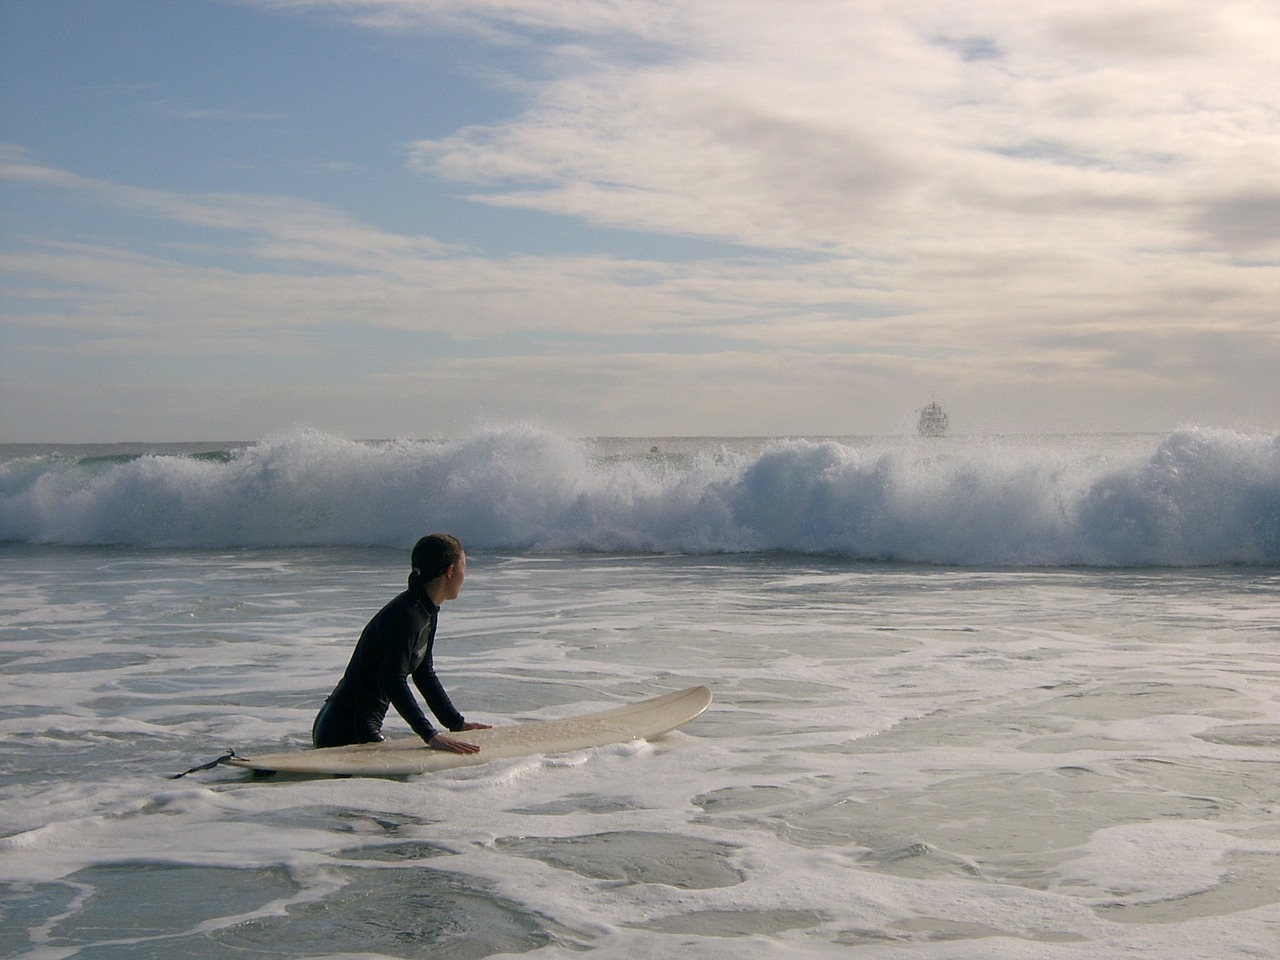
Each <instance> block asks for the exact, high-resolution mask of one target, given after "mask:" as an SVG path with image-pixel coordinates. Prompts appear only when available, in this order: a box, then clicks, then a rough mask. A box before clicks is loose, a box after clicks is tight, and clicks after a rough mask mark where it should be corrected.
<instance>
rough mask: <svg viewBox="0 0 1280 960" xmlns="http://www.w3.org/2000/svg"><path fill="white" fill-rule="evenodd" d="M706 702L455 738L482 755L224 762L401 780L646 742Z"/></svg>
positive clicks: (379, 751)
mask: <svg viewBox="0 0 1280 960" xmlns="http://www.w3.org/2000/svg"><path fill="white" fill-rule="evenodd" d="M709 703H711V691H710V690H708V689H707V688H706V687H702V686H699V687H690V688H689V689H687V690H680V691H677V692H676V693H668V694H665V695H663V696H661V697H654V698H653V699H651V700H643V701H641V702H640V703H633V704H629V705H627V706H625V707H617V708H615V709H612V710H603V711H600V712H599V713H586V714H582V715H580V716H576V717H568V718H566V719H564V720H540V721H535V722H533V723H520V724H513V725H511V726H504V727H494V728H492V729H490V730H467V731H465V732H462V733H457V734H453V736H456V737H457V738H458V739H459V740H468V741H470V742H471V743H474V744H476V745H477V746H479V747H480V752H479V753H472V754H461V753H447V752H445V751H443V750H435V749H432V748H431V747H428V746H427V745H426V744H425V743H423V742H422V740H421V739H419V738H417V737H414V738H408V737H405V738H401V739H398V740H385V741H383V742H382V743H362V744H359V745H357V746H351V747H325V748H323V749H320V750H301V751H298V752H296V753H277V754H266V755H264V756H261V757H237V756H232V757H230V758H228V759H227V761H226V762H227V763H229V764H232V765H233V766H239V767H247V768H249V769H250V770H256V771H259V772H263V773H311V774H321V775H324V774H330V775H346V776H375V777H376V776H405V775H409V774H415V773H432V772H434V771H437V770H448V769H451V768H453V767H467V766H473V765H475V764H478V763H484V762H485V761H488V760H501V759H504V758H507V757H529V756H536V755H540V754H552V753H566V752H568V751H570V750H585V749H587V748H589V747H603V746H606V745H607V744H610V743H626V742H627V741H629V740H649V739H652V738H653V737H657V736H660V735H661V734H664V733H667V732H668V731H670V730H674V729H675V728H676V727H679V726H682V725H683V724H686V723H688V722H689V721H690V720H692V719H693V718H694V717H696V716H698V714H700V713H702V711H703V710H705V709H707V705H708V704H709Z"/></svg>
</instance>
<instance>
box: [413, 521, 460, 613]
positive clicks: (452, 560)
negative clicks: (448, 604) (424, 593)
mask: <svg viewBox="0 0 1280 960" xmlns="http://www.w3.org/2000/svg"><path fill="white" fill-rule="evenodd" d="M412 562H413V570H412V571H410V573H409V589H410V590H413V591H415V592H416V591H418V590H425V589H426V588H427V586H428V585H429V584H431V582H432V581H433V580H438V579H440V578H441V577H443V578H444V581H445V582H444V583H443V584H442V585H441V586H442V590H441V593H442V599H444V600H452V599H454V598H455V597H457V595H458V591H459V590H461V589H462V578H463V576H464V575H465V574H466V570H467V554H466V551H465V550H463V549H462V541H461V540H459V539H458V538H457V537H455V536H454V535H453V534H451V533H433V534H430V535H429V536H425V537H423V538H422V539H421V540H419V541H418V542H417V543H416V544H415V545H414V547H413V561H412Z"/></svg>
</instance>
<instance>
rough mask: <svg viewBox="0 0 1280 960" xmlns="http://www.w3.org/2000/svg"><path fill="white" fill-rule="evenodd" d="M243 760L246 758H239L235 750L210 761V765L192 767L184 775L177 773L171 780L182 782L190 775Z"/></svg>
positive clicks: (203, 764)
mask: <svg viewBox="0 0 1280 960" xmlns="http://www.w3.org/2000/svg"><path fill="white" fill-rule="evenodd" d="M243 759H244V758H243V757H240V756H238V755H237V754H236V752H235V751H234V750H228V751H227V752H226V753H224V754H223V755H222V756H220V757H219V758H218V759H217V760H210V761H209V762H208V763H202V764H200V766H198V767H192V768H191V769H190V770H185V771H183V772H182V773H175V774H173V775H172V776H170V777H169V779H170V780H181V779H182V778H183V777H185V776H186V775H187V774H188V773H199V772H200V771H201V770H212V769H213V768H214V767H218V766H221V765H222V764H224V763H226V762H227V761H228V760H243Z"/></svg>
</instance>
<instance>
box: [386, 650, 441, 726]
mask: <svg viewBox="0 0 1280 960" xmlns="http://www.w3.org/2000/svg"><path fill="white" fill-rule="evenodd" d="M409 668H410V660H409V651H408V649H407V648H405V647H403V646H402V647H400V649H399V651H398V655H395V656H388V657H386V658H385V659H384V660H383V663H382V676H381V678H380V680H381V684H380V686H381V687H382V690H383V692H384V693H385V695H386V697H387V699H388V700H390V701H391V705H392V706H393V707H395V708H396V713H398V714H400V716H402V717H403V718H404V722H405V723H407V724H409V726H410V727H411V728H412V729H413V732H414V733H416V734H417V735H418V736H420V737H421V738H422V739H423V740H430V739H431V738H432V737H434V736H435V735H436V734H437V733H438V732H439V731H438V730H436V728H435V727H433V726H432V725H431V721H430V720H428V719H427V715H426V714H425V713H423V712H422V708H421V707H419V706H418V701H417V700H416V699H415V698H414V696H413V691H412V690H411V689H410V688H409Z"/></svg>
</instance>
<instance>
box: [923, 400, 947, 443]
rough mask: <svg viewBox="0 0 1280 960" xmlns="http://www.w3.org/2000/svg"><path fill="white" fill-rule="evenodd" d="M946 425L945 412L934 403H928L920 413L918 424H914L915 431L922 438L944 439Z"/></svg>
mask: <svg viewBox="0 0 1280 960" xmlns="http://www.w3.org/2000/svg"><path fill="white" fill-rule="evenodd" d="M947 425H948V424H947V411H945V410H943V409H942V407H941V406H939V405H938V403H937V402H936V401H930V402H929V403H927V404H926V405H925V407H924V409H923V410H921V411H920V422H919V423H917V424H916V429H917V430H919V431H920V436H922V437H945V436H946V435H947Z"/></svg>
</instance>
